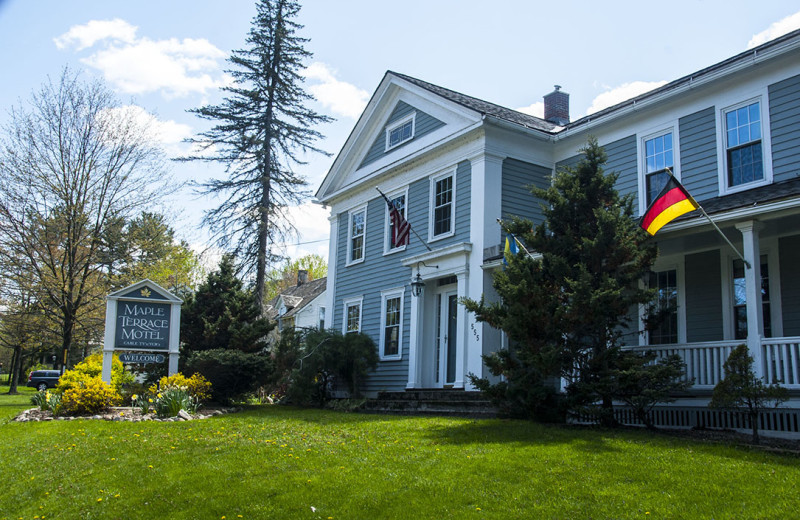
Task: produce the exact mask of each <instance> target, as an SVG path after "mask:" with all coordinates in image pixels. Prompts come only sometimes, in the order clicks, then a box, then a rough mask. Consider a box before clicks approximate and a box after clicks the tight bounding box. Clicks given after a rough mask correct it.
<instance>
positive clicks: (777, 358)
mask: <svg viewBox="0 0 800 520" xmlns="http://www.w3.org/2000/svg"><path fill="white" fill-rule="evenodd" d="M743 343H746V342H745V340H728V341H706V342H700V343H685V344H672V345H644V346H635V347H625V349H626V350H632V351H636V352H645V351H647V352H655V353H656V356H657V358H664V357H667V356H671V355H673V354H677V355H678V356H680V358H681V359H682V360H683V362H684V363H686V374H685V376H684V380H693V381H694V384H693V386H692V390H695V391H701V390H707V391H711V390H712V389H713V388H714V386H715V385H716V384H717V383H719V382H720V381H721V380H722V379H723V378H724V377H725V372H724V370H723V364H724V363H725V361H726V360H727V359H728V356H729V355H730V353H731V350H733V349H734V347H736V346H737V345H741V344H743ZM759 343H760V345H758V346H757V348H756V349H755V350H756V351H755V352H753V351H752V350H751V352H750V355H751V356H752V357H753V360H754V363H753V365H754V366H753V369H754V371H755V373H756V375H757V376H759V377H761V379H762V380H763V381H764V382H765V383H773V382H774V383H778V384H780V385H782V386H785V387H786V388H788V389H789V390H800V336H795V337H785V338H761V339H760V340H759Z"/></svg>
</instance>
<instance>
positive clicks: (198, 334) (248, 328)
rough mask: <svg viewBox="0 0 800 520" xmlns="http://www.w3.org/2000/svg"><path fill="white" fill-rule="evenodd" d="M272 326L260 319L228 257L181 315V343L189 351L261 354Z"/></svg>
mask: <svg viewBox="0 0 800 520" xmlns="http://www.w3.org/2000/svg"><path fill="white" fill-rule="evenodd" d="M272 328H273V325H272V324H270V323H269V322H268V321H267V319H266V318H263V317H262V316H261V312H260V310H259V308H258V306H257V305H256V304H255V300H254V297H253V294H252V293H251V292H250V291H247V290H245V289H244V288H243V286H242V282H241V281H240V280H239V279H238V278H236V275H235V267H234V261H233V257H232V256H230V255H225V256H223V257H222V260H221V261H220V264H219V269H218V270H216V271H214V272H212V273H210V274H209V275H208V278H207V279H206V281H205V282H203V283H202V284H201V285H200V287H198V289H197V292H196V293H195V294H194V296H191V297H189V298H187V301H185V302H184V308H183V310H182V311H181V340H182V342H183V343H184V345H185V350H187V351H202V350H217V349H221V350H240V351H242V352H248V353H258V352H261V351H262V350H263V349H264V348H265V347H266V341H265V340H266V336H267V333H268V332H269V331H270V330H272Z"/></svg>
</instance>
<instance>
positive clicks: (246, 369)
mask: <svg viewBox="0 0 800 520" xmlns="http://www.w3.org/2000/svg"><path fill="white" fill-rule="evenodd" d="M185 370H186V371H187V372H194V373H198V374H200V375H201V376H202V377H204V378H205V379H206V380H207V381H208V382H210V383H211V397H212V399H214V400H215V401H218V402H221V403H229V402H231V401H233V400H236V399H240V398H242V397H244V396H246V395H247V394H248V393H251V392H254V391H255V390H256V389H257V388H258V387H259V386H261V385H263V384H264V383H265V382H267V381H268V380H269V378H270V377H271V374H272V363H271V360H270V358H269V357H267V356H265V355H262V354H252V353H246V352H242V351H241V350H223V349H214V350H204V351H200V352H194V353H193V354H192V355H191V356H189V359H187V360H186V368H185Z"/></svg>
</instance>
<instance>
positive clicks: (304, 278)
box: [297, 269, 308, 287]
mask: <svg viewBox="0 0 800 520" xmlns="http://www.w3.org/2000/svg"><path fill="white" fill-rule="evenodd" d="M304 283H308V271H306V270H305V269H299V270H298V271H297V286H298V287H300V286H301V285H303V284H304Z"/></svg>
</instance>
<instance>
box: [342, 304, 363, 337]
mask: <svg viewBox="0 0 800 520" xmlns="http://www.w3.org/2000/svg"><path fill="white" fill-rule="evenodd" d="M361 301H362V300H361V298H357V299H351V300H345V302H344V327H343V329H344V330H343V331H342V332H344V333H345V334H352V333H355V332H361Z"/></svg>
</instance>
